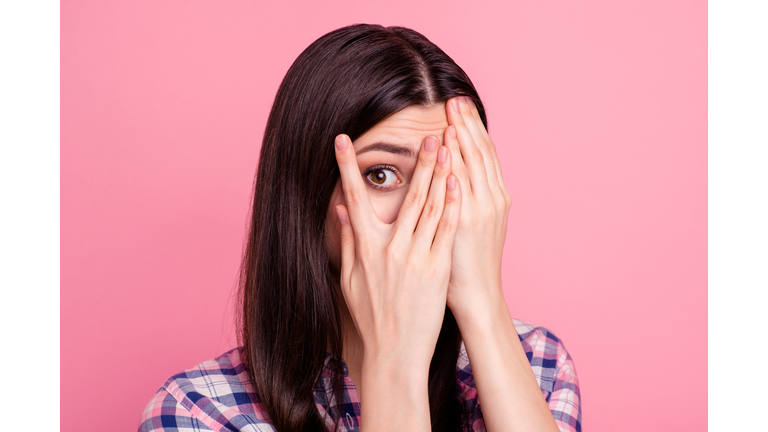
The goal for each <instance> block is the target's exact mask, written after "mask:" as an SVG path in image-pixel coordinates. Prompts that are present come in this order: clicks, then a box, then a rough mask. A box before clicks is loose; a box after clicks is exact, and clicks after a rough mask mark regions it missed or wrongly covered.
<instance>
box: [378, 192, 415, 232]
mask: <svg viewBox="0 0 768 432" xmlns="http://www.w3.org/2000/svg"><path fill="white" fill-rule="evenodd" d="M406 192H407V190H406V188H400V189H398V190H396V191H393V192H387V193H380V194H376V193H372V194H371V204H372V205H373V210H374V211H375V212H376V216H378V217H379V220H381V221H382V222H384V223H388V224H391V223H392V222H394V221H395V220H397V214H398V213H400V207H402V206H403V201H405V194H406Z"/></svg>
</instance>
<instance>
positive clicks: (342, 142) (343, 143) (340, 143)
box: [336, 135, 348, 151]
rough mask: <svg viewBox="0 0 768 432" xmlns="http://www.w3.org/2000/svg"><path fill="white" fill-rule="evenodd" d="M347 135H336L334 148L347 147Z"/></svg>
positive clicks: (343, 148) (341, 149) (342, 148)
mask: <svg viewBox="0 0 768 432" xmlns="http://www.w3.org/2000/svg"><path fill="white" fill-rule="evenodd" d="M347 145H348V144H347V137H346V136H343V135H339V136H337V137H336V150H338V151H344V150H346V149H347Z"/></svg>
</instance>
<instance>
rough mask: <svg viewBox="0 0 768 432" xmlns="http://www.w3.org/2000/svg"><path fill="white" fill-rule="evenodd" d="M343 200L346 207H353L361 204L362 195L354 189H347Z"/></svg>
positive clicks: (358, 190)
mask: <svg viewBox="0 0 768 432" xmlns="http://www.w3.org/2000/svg"><path fill="white" fill-rule="evenodd" d="M344 199H345V200H346V201H347V205H349V206H355V205H358V204H360V203H361V202H362V200H363V193H362V191H361V190H360V189H358V188H356V187H349V188H347V189H346V190H345V191H344Z"/></svg>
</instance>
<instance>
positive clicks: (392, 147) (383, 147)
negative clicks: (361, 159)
mask: <svg viewBox="0 0 768 432" xmlns="http://www.w3.org/2000/svg"><path fill="white" fill-rule="evenodd" d="M370 151H382V152H387V153H392V154H396V155H400V156H405V157H409V158H411V159H416V157H417V156H418V155H417V154H416V152H415V151H413V149H412V148H410V147H406V146H400V145H397V144H390V143H385V142H377V143H373V144H371V145H369V146H366V147H365V148H363V149H362V150H360V151H358V152H356V154H358V155H361V154H363V153H367V152H370Z"/></svg>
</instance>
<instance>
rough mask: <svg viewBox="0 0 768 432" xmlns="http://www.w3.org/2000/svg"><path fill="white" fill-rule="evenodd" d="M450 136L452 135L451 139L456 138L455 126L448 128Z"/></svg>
mask: <svg viewBox="0 0 768 432" xmlns="http://www.w3.org/2000/svg"><path fill="white" fill-rule="evenodd" d="M448 135H450V136H451V138H456V128H455V127H453V125H450V126H448Z"/></svg>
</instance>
